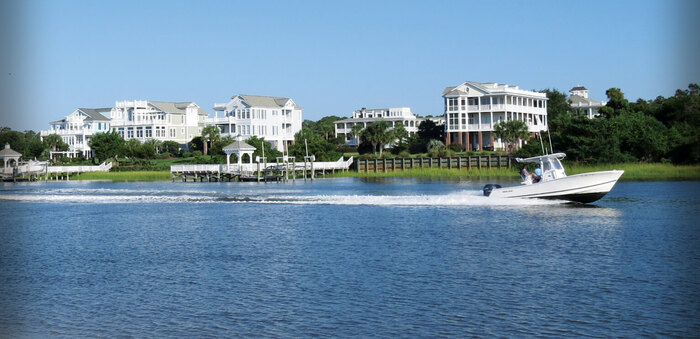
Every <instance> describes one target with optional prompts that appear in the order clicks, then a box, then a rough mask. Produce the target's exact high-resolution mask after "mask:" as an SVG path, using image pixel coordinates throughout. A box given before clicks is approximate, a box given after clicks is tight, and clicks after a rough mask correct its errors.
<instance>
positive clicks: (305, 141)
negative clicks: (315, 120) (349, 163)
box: [265, 126, 342, 161]
mask: <svg viewBox="0 0 700 339" xmlns="http://www.w3.org/2000/svg"><path fill="white" fill-rule="evenodd" d="M307 147H308V150H309V153H308V154H309V155H314V156H316V160H317V161H336V160H338V159H340V157H341V156H342V154H341V153H340V152H338V151H337V150H336V145H334V144H333V143H331V142H330V141H328V140H326V139H325V138H324V137H323V135H321V134H320V133H318V131H314V130H313V129H311V128H309V127H306V126H303V127H302V128H301V131H299V132H298V133H297V134H296V135H295V136H294V144H293V145H291V146H289V154H290V155H293V156H295V157H297V159H304V157H305V156H306V149H307ZM266 152H267V150H266ZM265 155H267V153H265Z"/></svg>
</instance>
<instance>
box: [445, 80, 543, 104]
mask: <svg viewBox="0 0 700 339" xmlns="http://www.w3.org/2000/svg"><path fill="white" fill-rule="evenodd" d="M470 89H473V90H474V91H475V92H476V93H475V96H479V95H499V94H500V95H503V94H511V95H520V96H526V97H530V98H537V99H543V100H547V95H546V94H545V93H543V92H535V91H527V90H523V89H520V88H519V87H518V86H511V85H507V84H499V83H497V82H476V81H465V82H463V83H462V84H461V85H459V86H453V87H446V88H445V90H444V91H443V92H442V96H443V97H448V96H450V97H452V96H464V95H469V94H471V92H474V91H470Z"/></svg>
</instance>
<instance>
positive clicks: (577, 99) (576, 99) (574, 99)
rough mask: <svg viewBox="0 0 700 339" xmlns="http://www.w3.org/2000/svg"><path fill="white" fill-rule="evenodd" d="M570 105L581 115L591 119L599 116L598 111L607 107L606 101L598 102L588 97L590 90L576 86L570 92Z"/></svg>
mask: <svg viewBox="0 0 700 339" xmlns="http://www.w3.org/2000/svg"><path fill="white" fill-rule="evenodd" d="M569 94H571V96H570V97H569V99H568V101H569V105H571V108H572V109H573V110H574V111H576V112H579V113H582V114H585V115H586V116H587V117H588V118H589V119H592V118H594V117H596V116H598V114H599V113H598V110H599V109H600V108H601V107H603V106H605V104H606V102H605V101H596V100H593V99H591V98H589V97H588V89H586V87H583V86H576V87H574V88H572V89H571V90H570V91H569Z"/></svg>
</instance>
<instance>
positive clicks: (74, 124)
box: [39, 108, 110, 158]
mask: <svg viewBox="0 0 700 339" xmlns="http://www.w3.org/2000/svg"><path fill="white" fill-rule="evenodd" d="M109 112H110V109H109V108H78V109H76V110H75V111H73V112H72V113H71V114H68V115H67V116H66V117H65V118H63V119H61V120H57V121H52V122H50V125H51V127H50V128H49V129H48V130H43V131H41V132H40V133H39V136H40V137H41V139H42V140H43V139H44V138H45V137H47V136H49V135H51V134H56V135H59V136H60V137H61V139H63V142H65V143H66V144H68V151H65V152H52V153H62V154H65V155H67V156H68V157H77V156H81V155H82V156H83V157H85V158H89V157H91V156H92V150H91V149H90V146H89V145H88V142H89V141H90V138H91V137H92V136H93V135H95V134H97V133H104V132H109V130H110V119H109V118H108V117H107V116H105V114H109Z"/></svg>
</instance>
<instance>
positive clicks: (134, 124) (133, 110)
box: [110, 100, 209, 145]
mask: <svg viewBox="0 0 700 339" xmlns="http://www.w3.org/2000/svg"><path fill="white" fill-rule="evenodd" d="M208 116H209V113H207V112H206V111H204V110H203V109H202V108H200V107H199V106H198V105H197V104H196V103H194V102H192V101H187V102H166V101H148V100H134V101H117V102H116V103H115V105H114V108H112V110H111V111H110V117H111V118H112V121H111V124H112V130H113V131H116V132H117V133H118V134H119V135H121V136H122V137H123V138H124V139H125V140H129V139H138V140H139V141H141V142H144V141H146V140H148V139H156V140H160V141H175V142H177V143H179V144H181V145H184V144H187V143H188V142H190V141H191V140H192V138H194V137H197V136H200V135H201V134H202V128H204V124H205V122H206V119H207V117H208Z"/></svg>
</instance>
